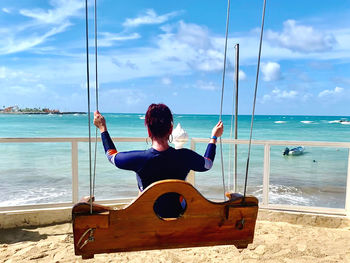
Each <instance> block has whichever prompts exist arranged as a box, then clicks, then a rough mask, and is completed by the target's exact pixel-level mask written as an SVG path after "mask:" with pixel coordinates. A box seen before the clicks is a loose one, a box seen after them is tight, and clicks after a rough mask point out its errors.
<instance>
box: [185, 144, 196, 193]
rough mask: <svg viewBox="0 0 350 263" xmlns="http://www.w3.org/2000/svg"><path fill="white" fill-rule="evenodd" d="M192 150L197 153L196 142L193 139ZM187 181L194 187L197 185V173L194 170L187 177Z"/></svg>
mask: <svg viewBox="0 0 350 263" xmlns="http://www.w3.org/2000/svg"><path fill="white" fill-rule="evenodd" d="M191 150H192V151H196V142H195V141H194V140H193V138H191ZM186 181H187V182H189V183H190V184H192V185H193V186H194V184H195V172H194V171H193V170H191V171H190V172H189V174H188V175H187V179H186Z"/></svg>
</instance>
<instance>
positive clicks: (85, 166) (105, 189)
mask: <svg viewBox="0 0 350 263" xmlns="http://www.w3.org/2000/svg"><path fill="white" fill-rule="evenodd" d="M104 115H105V118H106V120H107V126H108V130H109V132H110V134H111V136H112V137H142V138H146V136H147V132H146V129H145V126H144V115H143V114H114V113H107V114H104ZM341 118H344V116H342V117H330V116H276V115H274V116H263V115H260V116H255V121H254V130H253V139H254V140H288V141H333V142H348V141H349V131H350V125H347V123H346V122H338V120H340V119H341ZM218 119H219V117H218V116H217V115H175V116H174V126H176V125H177V123H181V126H182V127H183V128H184V129H185V130H186V132H187V133H188V135H189V137H190V138H191V137H192V138H209V136H210V134H211V129H212V128H213V126H214V125H215V124H216V123H217V121H218ZM91 120H92V118H91ZM250 121H251V116H239V118H238V138H239V139H248V138H249V129H250ZM223 122H224V124H225V131H224V135H223V138H229V136H230V129H231V127H230V123H231V116H223ZM91 133H92V137H93V138H94V137H95V128H94V127H93V125H92V126H91ZM87 136H88V116H87V115H86V114H53V115H36V114H32V115H30V114H22V115H20V114H18V115H17V114H0V137H1V138H42V137H45V138H50V137H87ZM208 140H209V139H208ZM293 146H298V145H285V146H272V147H271V155H270V159H271V160H270V192H269V199H270V203H275V204H293V205H306V206H322V207H332V208H344V205H345V186H346V176H347V169H348V167H347V165H348V149H346V148H326V147H306V148H305V152H304V154H303V155H300V156H283V155H282V152H283V149H284V148H285V147H293ZM116 147H117V149H118V150H119V151H128V150H136V149H139V150H145V149H147V148H149V147H150V144H147V143H146V140H145V141H144V142H137V143H135V142H133V143H130V142H123V143H116ZM185 147H190V143H189V142H188V143H187V144H185ZM232 147H233V146H232V145H231V146H230V145H226V144H225V145H223V161H224V162H223V163H224V166H223V167H224V179H225V187H226V190H228V189H229V188H230V187H232V185H233V179H232V178H233V175H232V171H229V170H228V168H229V167H230V168H231V170H232V168H233V163H232V160H233V148H232ZM205 148H206V144H205V143H198V144H197V145H196V151H197V152H198V153H200V154H203V153H204V151H205ZM94 149H95V146H94V144H93V145H92V164H91V167H92V171H93V170H94V167H95V165H94V164H95V163H96V187H95V196H96V199H97V200H102V199H118V198H132V197H135V196H137V194H138V192H137V186H136V178H135V174H134V173H133V172H130V171H124V170H119V169H117V168H116V167H114V166H113V165H111V164H110V163H109V162H108V161H107V159H106V157H105V155H104V151H103V147H102V145H101V143H98V145H97V152H96V162H94V156H95V154H94ZM247 150H248V147H247V145H238V165H237V170H238V185H237V186H238V191H240V192H242V191H243V186H244V176H245V167H246V159H247ZM78 151H79V157H78V159H79V161H78V166H79V171H78V172H79V195H80V196H83V195H89V183H90V178H89V170H90V168H89V167H90V165H89V145H88V143H85V142H80V143H79V144H78ZM263 159H264V147H263V146H262V145H253V146H252V151H251V158H250V166H249V177H248V188H247V192H248V194H254V195H255V196H257V197H258V198H260V199H261V198H262V181H263V178H262V176H263ZM174 165H176V164H174ZM71 171H72V165H71V144H70V143H69V142H67V143H0V206H13V205H28V204H41V203H58V202H70V201H71V200H72V178H71V177H72V175H71V173H72V172H71ZM195 180H196V187H197V189H198V190H199V191H200V192H201V193H202V194H203V195H204V196H205V197H207V198H209V199H216V200H217V199H223V191H224V190H223V179H222V169H221V160H220V150H219V148H218V150H217V155H216V160H215V162H214V166H213V168H212V170H210V171H208V172H205V173H199V172H198V173H196V179H195Z"/></svg>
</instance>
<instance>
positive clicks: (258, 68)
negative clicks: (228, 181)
mask: <svg viewBox="0 0 350 263" xmlns="http://www.w3.org/2000/svg"><path fill="white" fill-rule="evenodd" d="M265 7H266V0H264V7H263V13H262V21H261V31H260V43H259V55H258V65H257V69H256V79H255V90H254V102H253V112H252V119H251V123H250V136H249V145H248V158H247V166H246V173H245V182H244V194H243V199H242V202H244V200H245V196H246V192H247V182H248V168H249V159H250V149H251V144H252V134H253V123H254V114H255V104H256V94H257V91H258V81H259V70H260V57H261V47H262V39H263V33H264V21H265Z"/></svg>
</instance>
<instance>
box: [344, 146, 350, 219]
mask: <svg viewBox="0 0 350 263" xmlns="http://www.w3.org/2000/svg"><path fill="white" fill-rule="evenodd" d="M345 191H346V194H345V213H346V216H347V217H348V218H350V148H349V149H348V174H347V179H346V190H345Z"/></svg>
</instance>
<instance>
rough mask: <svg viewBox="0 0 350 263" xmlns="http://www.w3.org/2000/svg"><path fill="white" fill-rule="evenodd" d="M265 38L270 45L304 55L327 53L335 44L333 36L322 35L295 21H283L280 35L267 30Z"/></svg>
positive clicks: (328, 34)
mask: <svg viewBox="0 0 350 263" xmlns="http://www.w3.org/2000/svg"><path fill="white" fill-rule="evenodd" d="M266 38H267V40H268V41H269V42H270V43H271V44H272V45H278V46H280V47H283V48H287V49H290V50H292V51H298V52H305V53H308V52H320V51H329V50H331V49H332V48H333V47H334V45H335V44H336V39H335V37H334V35H333V34H331V33H323V32H321V31H318V30H316V29H314V28H313V27H312V26H305V25H300V24H298V22H297V21H295V20H287V21H285V22H284V23H283V31H282V32H281V33H278V32H274V31H272V30H268V31H267V33H266Z"/></svg>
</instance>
